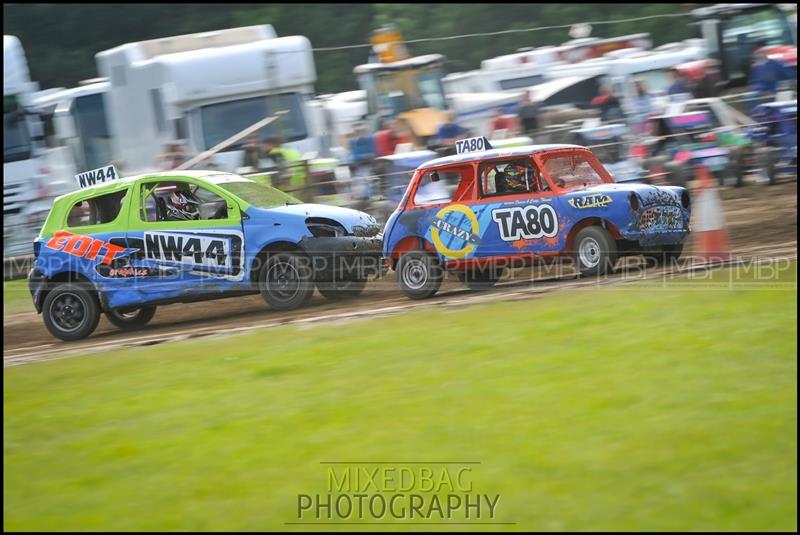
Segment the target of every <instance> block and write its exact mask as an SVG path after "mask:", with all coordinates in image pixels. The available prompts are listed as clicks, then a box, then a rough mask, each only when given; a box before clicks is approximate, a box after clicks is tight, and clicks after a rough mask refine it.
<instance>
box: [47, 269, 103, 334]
mask: <svg viewBox="0 0 800 535" xmlns="http://www.w3.org/2000/svg"><path fill="white" fill-rule="evenodd" d="M42 319H44V325H45V327H47V330H48V331H50V334H52V335H53V336H55V337H56V338H59V339H61V340H65V341H67V342H71V341H74V340H80V339H82V338H86V337H87V336H89V335H90V334H92V332H94V330H95V329H96V328H97V323H98V322H99V321H100V304H99V303H98V302H97V296H96V295H95V293H94V292H93V291H91V290H90V289H88V288H87V287H86V286H85V285H83V284H80V283H75V282H65V283H63V284H59V285H58V286H56V287H55V288H53V289H52V290H51V291H50V292H49V293H48V294H47V297H45V299H44V304H43V305H42Z"/></svg>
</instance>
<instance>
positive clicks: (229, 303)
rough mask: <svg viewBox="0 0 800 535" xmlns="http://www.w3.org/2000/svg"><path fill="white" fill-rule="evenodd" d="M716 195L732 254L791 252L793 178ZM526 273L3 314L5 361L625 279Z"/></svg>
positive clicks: (688, 251) (651, 272) (757, 255)
mask: <svg viewBox="0 0 800 535" xmlns="http://www.w3.org/2000/svg"><path fill="white" fill-rule="evenodd" d="M720 195H721V198H722V203H723V210H724V212H725V222H726V226H727V230H728V237H729V240H730V243H731V247H732V249H733V252H734V255H735V256H737V257H741V258H744V259H754V258H786V257H796V255H797V182H796V181H791V182H784V183H780V184H778V185H775V186H771V187H768V186H757V185H747V186H745V187H742V188H724V189H722V190H720ZM693 246H694V240H693V239H692V238H690V241H689V244H688V247H687V248H686V249H685V254H687V255H691V254H692V253H693V252H694V249H693ZM629 261H632V262H633V263H634V265H635V263H636V262H637V260H636V259H634V258H631V259H629ZM640 273H641V271H640ZM663 273H664V271H663V270H661V269H656V268H650V269H648V270H646V272H645V275H646V276H647V277H657V276H661V275H662V274H663ZM531 278H532V277H531V272H530V270H526V271H521V272H519V273H517V276H516V277H515V278H514V279H513V280H510V281H507V282H503V283H501V284H498V286H497V289H494V290H492V291H489V292H478V293H476V292H470V291H467V290H465V289H463V288H462V286H461V285H460V284H459V283H458V281H456V280H453V279H451V278H448V280H446V281H445V283H444V284H443V286H442V289H441V290H440V292H439V293H438V294H437V295H436V296H435V297H434V298H432V299H428V300H424V301H412V300H410V299H408V298H406V297H405V296H404V295H403V294H401V292H400V291H399V289H397V285H396V284H395V279H394V276H393V274H389V276H388V277H386V278H384V279H382V280H380V281H377V282H371V283H370V284H369V285H368V286H367V289H366V291H365V292H364V294H363V295H362V296H361V297H359V298H358V299H355V300H351V301H345V302H333V301H328V300H326V299H325V298H324V297H322V296H320V295H319V294H318V293H317V294H315V295H314V297H313V299H312V300H311V302H310V303H309V304H308V305H307V306H305V307H302V308H300V309H298V310H295V311H292V312H289V313H286V312H277V311H274V310H270V309H269V307H268V306H267V305H266V304H265V303H264V301H263V300H262V298H261V296H259V295H252V296H245V297H232V298H228V299H222V300H217V301H206V302H200V303H192V304H175V305H169V306H163V307H159V310H158V312H157V313H156V317H155V318H154V319H153V321H152V322H151V323H150V324H149V325H148V326H147V327H146V328H144V329H142V330H140V331H136V332H124V331H120V330H119V329H117V328H116V327H114V326H113V325H111V324H110V323H109V322H108V321H107V320H106V319H105V318H103V319H101V320H100V324H99V326H98V328H97V330H96V331H95V333H94V334H93V335H92V336H90V337H89V338H87V339H85V340H82V341H80V342H72V343H66V342H62V341H60V340H57V339H55V338H53V337H52V336H51V335H50V334H49V333H48V332H47V330H46V329H45V327H44V324H43V323H42V319H41V317H40V316H38V315H37V314H35V313H31V312H26V313H20V314H14V315H4V317H3V332H4V342H3V363H4V366H13V365H19V364H26V363H31V362H35V361H39V360H50V359H55V358H63V357H66V356H75V355H81V354H87V353H93V352H97V351H103V350H109V349H113V348H118V347H123V346H141V345H151V344H156V343H161V342H165V341H170V340H178V339H185V338H196V337H199V336H206V335H220V334H228V333H233V332H241V331H244V330H250V329H254V328H262V327H269V326H274V325H282V324H288V323H293V324H305V323H314V322H318V321H342V320H350V319H355V318H369V317H374V316H377V315H385V314H391V313H396V312H401V311H404V310H408V309H411V308H418V307H431V306H459V307H460V306H463V305H466V304H470V303H478V302H483V301H497V300H512V299H514V300H516V299H530V298H533V297H535V296H537V295H540V294H542V293H546V292H552V291H558V290H561V289H565V288H574V287H576V286H589V285H608V284H615V283H619V282H624V281H625V280H627V279H628V278H627V277H624V276H623V274H615V275H611V276H608V277H604V278H602V279H599V280H598V279H594V278H590V279H580V278H578V277H576V276H575V275H574V274H572V273H571V272H567V273H566V274H563V275H562V276H559V277H557V278H554V277H553V276H552V275H550V276H546V277H544V278H542V277H538V276H536V275H534V277H533V278H536V279H537V280H536V281H535V282H531Z"/></svg>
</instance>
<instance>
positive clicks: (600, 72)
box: [529, 39, 706, 109]
mask: <svg viewBox="0 0 800 535" xmlns="http://www.w3.org/2000/svg"><path fill="white" fill-rule="evenodd" d="M704 57H706V51H705V48H704V45H703V42H702V40H700V39H687V40H685V41H682V42H680V43H670V44H666V45H662V46H659V47H657V48H655V49H652V50H642V49H639V48H626V49H620V50H615V51H612V52H608V53H607V54H605V55H604V56H603V57H599V58H593V59H588V60H586V61H582V62H580V63H572V64H563V65H555V66H553V67H551V68H549V69H548V70H547V72H546V73H545V80H546V81H545V82H543V83H542V84H540V85H539V86H534V87H532V88H530V89H529V91H530V96H531V98H532V100H533V101H534V102H538V103H540V104H544V105H547V104H564V103H567V102H566V101H567V100H569V101H570V102H569V103H570V104H574V105H577V106H579V107H585V106H588V105H589V103H590V102H591V100H592V99H593V98H594V97H595V96H597V94H598V91H599V89H600V87H602V86H604V85H610V86H612V87H613V88H614V91H615V93H616V94H617V96H618V97H619V98H620V100H621V102H622V105H623V107H626V108H628V109H630V108H631V107H632V106H631V102H632V100H633V98H634V96H635V82H636V81H637V80H640V81H642V82H643V85H644V87H645V89H646V90H647V91H648V92H649V93H650V94H651V95H653V96H654V97H655V103H654V105H655V107H657V108H660V107H663V106H665V105H666V103H667V100H666V96H665V95H666V91H667V89H668V87H669V85H670V83H671V80H670V76H669V69H670V68H672V67H675V66H677V65H679V64H682V63H685V62H689V61H694V60H698V59H702V58H704ZM545 88H547V89H548V90H547V91H544V90H543V89H545ZM553 88H555V89H556V90H555V91H553V90H552V89H553ZM579 89H580V90H579ZM567 94H568V95H569V98H566V95H567Z"/></svg>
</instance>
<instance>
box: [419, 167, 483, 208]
mask: <svg viewBox="0 0 800 535" xmlns="http://www.w3.org/2000/svg"><path fill="white" fill-rule="evenodd" d="M467 173H468V169H467V168H464V169H463V170H461V169H454V170H450V169H448V170H440V171H428V172H427V173H425V174H424V175H423V176H422V178H421V179H420V182H419V186H418V187H417V191H416V193H415V194H414V204H415V205H418V206H420V205H421V206H424V205H430V204H443V203H449V202H451V201H453V200H458V199H459V198H461V197H462V196H463V191H464V189H465V187H467V186H468V184H469V175H468V174H467ZM456 193H458V195H456Z"/></svg>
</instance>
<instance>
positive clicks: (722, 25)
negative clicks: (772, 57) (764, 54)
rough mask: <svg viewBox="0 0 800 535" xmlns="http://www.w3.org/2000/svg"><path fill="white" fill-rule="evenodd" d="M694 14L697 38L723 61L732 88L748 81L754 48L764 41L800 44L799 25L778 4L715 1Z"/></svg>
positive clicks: (724, 77)
mask: <svg viewBox="0 0 800 535" xmlns="http://www.w3.org/2000/svg"><path fill="white" fill-rule="evenodd" d="M692 17H693V22H692V26H693V29H694V33H695V35H696V37H700V38H702V39H703V40H704V41H705V44H706V48H707V50H708V56H709V57H710V58H712V59H715V60H717V61H718V62H719V66H720V75H721V78H722V80H723V81H724V82H725V83H726V85H727V86H728V87H740V86H744V85H746V84H747V79H748V75H749V70H750V63H751V61H752V57H753V51H754V50H755V49H756V48H758V47H759V46H760V45H761V44H763V43H766V44H767V45H791V46H793V47H795V48H796V47H797V33H796V28H794V27H792V25H791V24H790V23H789V20H788V17H787V15H786V13H784V12H783V10H782V9H781V8H780V7H778V6H777V5H775V4H752V3H751V4H715V5H713V6H709V7H703V8H698V9H695V10H694V11H692ZM795 57H796V56H795ZM796 68H797V67H796V59H795V69H796ZM795 72H796V71H795Z"/></svg>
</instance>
